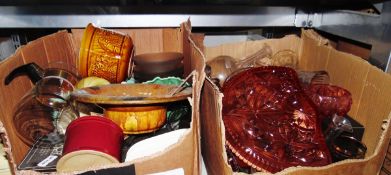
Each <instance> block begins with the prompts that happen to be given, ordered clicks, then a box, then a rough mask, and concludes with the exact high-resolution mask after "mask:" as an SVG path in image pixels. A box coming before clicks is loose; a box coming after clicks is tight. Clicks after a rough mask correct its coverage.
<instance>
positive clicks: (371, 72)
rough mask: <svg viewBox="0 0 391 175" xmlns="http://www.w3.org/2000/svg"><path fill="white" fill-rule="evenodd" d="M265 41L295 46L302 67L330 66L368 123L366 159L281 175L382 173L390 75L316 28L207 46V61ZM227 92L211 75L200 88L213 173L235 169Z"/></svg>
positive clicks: (204, 144)
mask: <svg viewBox="0 0 391 175" xmlns="http://www.w3.org/2000/svg"><path fill="white" fill-rule="evenodd" d="M263 43H267V44H268V45H269V46H271V47H272V50H273V52H274V53H275V52H276V51H278V50H283V49H291V50H293V51H296V52H297V53H298V55H299V68H300V69H301V70H326V71H328V72H329V74H330V76H331V82H332V84H335V85H338V86H342V87H344V88H346V89H348V90H349V91H350V92H351V93H352V95H353V105H352V108H351V110H350V112H349V115H350V116H351V117H353V118H354V119H355V120H357V121H359V122H360V123H361V124H363V125H364V126H365V133H364V137H363V142H364V143H365V144H366V145H367V147H368V151H367V154H366V157H365V159H361V160H345V161H341V162H338V163H333V164H330V165H328V166H323V167H291V168H288V169H285V170H283V171H281V172H279V173H277V174H297V175H306V174H319V175H320V174H322V175H326V174H330V175H336V174H344V175H346V174H353V175H358V174H365V175H369V174H378V173H379V172H380V168H381V166H382V163H383V160H384V157H385V153H386V151H387V149H388V143H389V140H390V134H391V130H390V126H389V122H390V117H389V116H390V111H391V98H390V97H391V88H390V87H391V76H390V75H388V74H386V73H384V72H382V71H381V70H379V69H377V68H376V67H374V66H372V65H370V64H369V63H368V62H366V61H364V60H362V59H361V58H359V57H357V56H354V55H351V54H347V53H343V52H340V51H337V50H335V49H333V48H332V47H331V46H330V45H329V44H328V41H327V40H326V39H324V38H322V37H320V36H319V35H318V34H317V33H315V32H314V31H312V30H306V31H303V32H302V36H301V37H300V38H299V37H297V36H293V35H291V36H286V37H284V38H281V39H270V40H261V41H248V42H241V43H233V44H225V45H221V46H217V47H209V48H205V56H206V57H205V59H206V61H208V60H209V59H211V58H214V57H215V56H218V55H228V56H232V57H234V58H243V57H244V56H247V55H250V54H252V53H254V52H255V51H256V50H258V49H260V48H261V47H262V46H263ZM222 97H223V94H221V93H219V91H218V90H217V87H216V86H215V85H214V84H213V83H212V81H211V80H209V79H207V80H206V81H205V83H204V87H203V90H202V93H201V108H200V109H201V113H200V114H201V115H200V116H201V119H200V121H201V148H202V149H201V150H202V156H203V159H204V161H205V164H206V166H207V171H208V174H210V175H212V174H232V173H233V172H232V169H231V168H230V166H229V165H228V164H227V155H226V150H225V147H224V143H225V129H224V124H223V122H222V115H221V110H222V103H221V101H222ZM384 121H386V124H384ZM382 126H383V127H384V129H382ZM259 174H262V173H259Z"/></svg>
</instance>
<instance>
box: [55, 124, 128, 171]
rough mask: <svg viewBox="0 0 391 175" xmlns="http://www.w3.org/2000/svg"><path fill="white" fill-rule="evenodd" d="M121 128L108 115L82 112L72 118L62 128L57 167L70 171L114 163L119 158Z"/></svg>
mask: <svg viewBox="0 0 391 175" xmlns="http://www.w3.org/2000/svg"><path fill="white" fill-rule="evenodd" d="M123 138H124V136H123V133H122V129H121V128H120V127H119V126H118V125H117V124H115V123H114V122H112V121H111V120H110V119H107V118H105V117H98V116H85V117H81V118H78V119H76V120H74V121H72V122H71V123H70V124H69V126H68V128H67V131H66V137H65V143H64V148H63V157H62V158H61V159H60V160H59V162H58V163H57V171H59V172H73V171H78V170H83V168H84V169H85V168H90V167H93V166H98V165H99V166H101V165H104V164H108V163H118V162H119V161H120V160H121V154H120V150H121V144H122V141H123Z"/></svg>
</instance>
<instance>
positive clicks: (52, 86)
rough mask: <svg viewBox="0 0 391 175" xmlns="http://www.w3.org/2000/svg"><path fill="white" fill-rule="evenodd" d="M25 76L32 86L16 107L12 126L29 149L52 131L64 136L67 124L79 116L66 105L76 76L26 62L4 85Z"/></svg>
mask: <svg viewBox="0 0 391 175" xmlns="http://www.w3.org/2000/svg"><path fill="white" fill-rule="evenodd" d="M25 74H26V75H27V76H28V77H29V78H30V80H31V81H32V82H33V83H34V84H35V86H34V88H33V89H32V90H31V91H30V92H28V93H27V94H26V95H25V96H24V97H23V98H22V99H21V100H20V101H19V103H18V104H17V106H16V108H15V110H14V111H15V112H14V117H13V124H14V126H15V129H16V133H17V135H18V136H19V138H21V140H23V141H24V142H25V143H26V144H28V145H30V146H31V145H32V144H33V143H34V142H35V141H36V140H37V139H39V138H40V137H42V136H44V135H47V134H49V133H51V132H53V131H54V132H56V133H58V134H64V132H65V128H66V126H67V124H69V121H71V120H73V119H75V118H77V117H78V113H77V112H76V111H75V110H74V109H73V106H72V105H70V102H69V97H70V93H71V92H72V91H73V90H74V85H75V84H76V83H77V80H78V77H77V76H76V75H75V74H74V73H72V72H70V71H67V70H64V69H59V68H47V69H42V68H41V67H39V66H38V65H37V64H35V63H29V64H25V65H22V66H20V67H18V68H16V69H14V70H13V71H12V72H11V73H10V74H9V75H8V76H7V77H6V79H5V84H9V83H11V81H12V80H13V79H14V78H15V77H17V76H20V75H25Z"/></svg>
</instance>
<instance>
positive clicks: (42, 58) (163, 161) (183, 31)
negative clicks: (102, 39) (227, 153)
mask: <svg viewBox="0 0 391 175" xmlns="http://www.w3.org/2000/svg"><path fill="white" fill-rule="evenodd" d="M86 25H87V24H86ZM119 31H120V32H123V33H127V34H129V35H130V36H131V37H132V39H133V42H134V44H135V47H136V54H142V53H147V52H161V51H177V52H182V53H183V54H184V64H185V73H186V74H189V73H190V72H191V71H193V70H195V71H196V73H195V76H194V77H193V82H194V83H193V96H192V98H189V102H190V104H191V105H192V123H191V127H190V129H188V132H187V133H186V134H185V135H184V136H183V137H182V138H181V139H180V141H179V142H178V143H177V144H175V145H173V146H171V147H169V148H168V149H166V150H165V151H164V152H160V153H158V154H156V155H153V156H150V157H145V158H142V159H141V160H136V161H135V162H127V163H121V164H114V165H110V166H107V167H104V168H105V169H106V170H105V171H106V172H107V171H108V172H109V174H110V170H111V169H115V167H123V168H122V170H124V171H125V170H126V168H129V167H130V168H129V169H132V168H133V169H134V170H135V173H136V174H148V173H157V172H163V171H168V170H173V169H178V168H180V169H183V172H184V173H185V174H199V170H200V167H199V162H200V158H199V154H200V150H199V149H200V146H199V130H198V125H199V113H198V112H199V109H198V108H199V101H200V99H199V97H200V89H201V86H202V83H203V81H201V80H203V79H204V77H205V75H204V73H203V68H204V67H203V65H204V62H203V60H201V59H193V58H194V57H195V56H196V55H199V54H202V53H200V49H199V48H198V47H197V45H196V43H202V39H203V38H202V36H201V37H200V36H197V37H196V36H193V34H191V32H190V31H191V25H190V22H189V21H188V22H186V23H183V24H181V27H180V28H152V29H148V28H146V29H145V28H143V29H120V30H119ZM82 35H83V29H74V30H72V33H68V32H67V31H60V32H58V33H54V34H51V35H48V36H45V37H42V38H40V39H37V40H35V41H32V42H30V43H28V44H27V45H25V46H23V47H21V48H19V49H18V50H17V51H16V53H15V54H14V55H12V56H10V57H9V58H7V59H6V60H4V61H2V62H0V70H1V73H0V81H1V86H0V99H1V101H2V103H1V104H0V111H1V112H0V119H1V122H2V125H1V126H2V127H0V128H1V132H2V133H5V138H6V140H5V141H6V143H7V144H8V148H7V149H6V152H7V153H8V158H9V161H11V163H12V165H14V166H13V167H12V168H15V166H16V165H17V164H19V163H20V162H21V160H22V159H23V158H24V156H25V155H26V153H27V151H28V149H29V147H28V146H27V145H25V144H24V143H23V142H22V141H21V140H20V139H19V138H18V137H17V136H16V134H15V128H14V127H13V125H12V123H11V122H12V116H13V110H14V108H15V105H16V104H17V103H18V102H19V100H20V99H21V97H22V96H23V95H24V94H25V93H27V92H29V91H30V90H31V88H32V87H33V85H32V83H31V82H30V80H29V79H28V78H27V77H24V76H23V77H18V78H16V79H15V80H14V81H13V82H12V83H11V84H10V85H8V86H5V85H4V84H3V82H4V78H5V76H6V75H7V74H8V73H9V72H10V71H11V70H13V69H14V68H16V67H18V66H20V65H22V64H25V63H29V62H36V63H37V64H39V65H40V66H42V67H44V68H45V67H46V66H47V65H48V62H54V61H62V62H65V63H67V64H71V65H75V63H76V59H77V58H78V52H79V47H80V42H81V38H82ZM192 38H194V40H193V39H192ZM200 46H201V44H200ZM197 57H199V56H197ZM157 144H158V143H157ZM14 170H15V169H14ZM119 170H120V171H119V173H118V172H117V174H126V173H131V172H121V169H119ZM15 171H16V170H15ZM16 172H17V173H18V174H20V173H30V174H35V173H37V172H32V171H16ZM113 173H114V171H113ZM114 174H115V173H114Z"/></svg>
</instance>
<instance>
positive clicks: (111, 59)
mask: <svg viewBox="0 0 391 175" xmlns="http://www.w3.org/2000/svg"><path fill="white" fill-rule="evenodd" d="M133 49H134V47H133V41H132V39H131V37H130V36H129V35H125V34H122V33H119V32H116V31H112V30H108V29H103V28H99V27H96V26H94V25H93V24H91V23H90V24H88V26H87V27H86V29H85V31H84V35H83V39H82V42H81V46H80V52H79V60H78V65H77V67H78V70H79V73H80V74H81V75H82V76H83V77H88V76H97V77H100V78H104V79H106V80H108V81H110V82H111V83H120V82H122V81H123V80H125V79H126V78H127V76H128V73H129V70H128V69H129V65H130V63H131V60H132V58H131V57H132V56H133Z"/></svg>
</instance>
